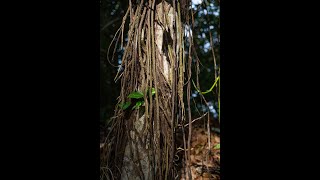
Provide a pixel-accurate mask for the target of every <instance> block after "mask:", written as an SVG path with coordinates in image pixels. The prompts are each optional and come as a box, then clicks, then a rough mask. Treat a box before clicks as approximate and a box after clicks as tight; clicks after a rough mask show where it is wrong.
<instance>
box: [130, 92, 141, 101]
mask: <svg viewBox="0 0 320 180" xmlns="http://www.w3.org/2000/svg"><path fill="white" fill-rule="evenodd" d="M142 97H143V93H142V92H139V91H136V92H132V93H130V94H129V96H128V98H134V99H140V98H142Z"/></svg>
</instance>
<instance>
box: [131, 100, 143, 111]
mask: <svg viewBox="0 0 320 180" xmlns="http://www.w3.org/2000/svg"><path fill="white" fill-rule="evenodd" d="M143 103H144V101H138V102H137V103H136V105H134V106H133V107H132V109H139V107H140V106H141V105H142V104H143Z"/></svg>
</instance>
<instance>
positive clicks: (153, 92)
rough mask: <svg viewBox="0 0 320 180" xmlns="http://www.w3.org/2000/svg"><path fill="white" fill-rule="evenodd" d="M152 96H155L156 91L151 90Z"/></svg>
mask: <svg viewBox="0 0 320 180" xmlns="http://www.w3.org/2000/svg"><path fill="white" fill-rule="evenodd" d="M151 93H152V96H153V95H154V94H156V90H155V89H154V88H152V89H151Z"/></svg>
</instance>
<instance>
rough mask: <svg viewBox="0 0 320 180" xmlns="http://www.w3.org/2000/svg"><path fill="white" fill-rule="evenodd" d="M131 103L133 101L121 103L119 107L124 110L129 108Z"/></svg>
mask: <svg viewBox="0 0 320 180" xmlns="http://www.w3.org/2000/svg"><path fill="white" fill-rule="evenodd" d="M130 105H131V102H125V103H120V104H119V107H120V108H121V109H123V110H125V109H127V108H128V107H129V106H130Z"/></svg>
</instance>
